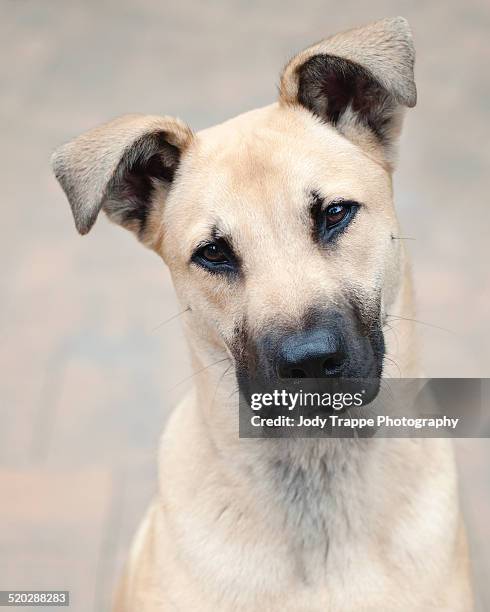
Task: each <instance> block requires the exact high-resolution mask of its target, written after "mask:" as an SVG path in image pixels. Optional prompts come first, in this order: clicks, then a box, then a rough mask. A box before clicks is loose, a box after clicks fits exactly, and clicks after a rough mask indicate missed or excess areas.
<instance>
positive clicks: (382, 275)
mask: <svg viewBox="0 0 490 612" xmlns="http://www.w3.org/2000/svg"><path fill="white" fill-rule="evenodd" d="M317 53H332V54H335V55H340V56H343V57H346V58H348V59H350V60H352V61H355V62H359V63H361V64H363V66H364V67H366V68H368V69H369V71H370V72H371V73H372V74H375V75H376V77H377V79H378V81H379V82H380V83H381V84H382V85H383V86H384V87H385V88H386V90H387V91H389V92H390V95H392V96H393V99H395V100H396V103H397V104H399V105H400V111H401V108H402V107H403V106H413V105H414V104H415V85H414V83H413V72H412V70H413V47H412V43H411V37H410V32H409V30H408V26H407V24H406V22H405V21H404V20H402V19H394V20H384V21H382V22H378V23H377V24H372V25H370V26H367V27H366V28H362V29H358V30H353V31H350V32H348V33H344V34H341V35H337V36H335V37H333V38H331V39H328V40H327V41H325V42H322V43H319V44H318V45H316V46H314V47H312V48H310V49H308V50H307V51H305V52H303V53H302V54H300V55H298V56H297V57H296V58H294V59H293V60H292V62H291V63H290V64H289V65H288V66H287V67H286V69H285V72H284V73H283V77H282V82H281V95H280V100H279V102H278V103H276V104H273V105H271V106H268V107H266V108H262V109H258V110H255V111H252V112H249V113H246V114H244V115H241V116H239V117H236V118H235V119H232V120H230V121H227V122H225V123H223V124H221V125H219V126H216V127H213V128H210V129H207V130H204V131H202V132H200V133H198V134H195V135H193V134H192V133H191V131H190V130H189V129H188V128H187V127H186V126H184V125H183V124H182V123H180V122H178V121H177V120H171V119H169V118H154V117H151V118H145V117H135V116H131V117H128V118H122V119H120V120H118V121H117V122H116V123H111V124H108V125H106V126H104V127H102V128H100V129H98V130H96V131H92V132H89V133H88V134H87V135H85V136H83V137H81V139H79V140H76V141H74V143H71V144H69V145H66V146H65V147H64V148H62V149H61V150H60V151H59V152H58V153H57V154H56V157H55V169H56V173H57V176H58V177H59V178H60V181H61V183H62V185H63V186H64V188H65V191H66V192H67V195H68V197H69V199H70V200H71V203H72V209H73V212H74V215H75V218H76V221H77V226H78V228H79V230H80V231H82V232H83V231H88V229H90V226H91V225H92V224H93V222H94V221H95V217H96V216H97V213H98V212H99V210H100V209H104V210H106V212H108V214H109V216H110V217H111V218H112V219H113V220H116V221H119V222H120V219H121V217H120V216H118V215H120V214H121V212H120V211H118V209H117V202H115V203H114V204H113V205H110V206H108V204H107V202H111V192H112V190H113V185H114V181H113V180H112V178H111V177H112V174H113V173H114V172H115V169H116V168H117V166H118V164H119V161H120V160H121V159H122V157H123V155H124V152H127V151H128V149H130V148H131V143H132V142H134V141H135V139H138V138H141V137H142V136H144V135H145V134H149V133H153V132H154V131H155V129H157V130H159V129H162V130H163V131H164V132H165V134H167V136H168V138H169V139H170V140H171V141H172V142H171V144H172V145H175V146H177V147H178V148H179V149H180V150H181V152H182V156H181V159H180V163H179V167H178V171H177V177H176V178H175V179H174V181H173V183H172V186H171V187H170V188H169V187H168V185H165V184H163V183H162V184H160V183H158V184H156V191H155V194H154V196H153V200H152V202H151V207H150V213H149V218H148V220H147V223H146V225H145V226H143V224H140V222H139V221H131V223H130V224H129V225H128V223H124V224H125V226H126V227H128V228H129V229H132V230H133V231H135V232H136V233H137V234H138V236H139V238H140V239H141V240H142V241H143V242H144V243H145V244H146V245H147V246H150V247H151V248H153V249H155V250H156V251H157V252H158V253H160V255H161V256H162V258H163V259H164V261H165V262H166V263H167V264H168V266H169V268H170V270H171V273H172V277H173V280H174V284H175V288H176V292H177V295H178V297H179V300H180V302H181V305H182V308H183V309H184V308H188V309H189V310H188V311H187V312H186V314H185V315H184V326H185V330H186V334H187V337H188V341H189V346H190V350H191V355H192V359H193V365H194V370H195V378H194V380H195V390H194V391H193V392H192V393H191V394H190V395H189V396H188V397H187V398H185V399H184V400H183V402H182V403H181V404H180V405H179V406H178V407H177V408H176V410H175V411H174V413H173V414H172V416H171V419H170V422H169V423H168V426H167V428H166V430H165V432H164V434H163V437H162V441H161V446H160V453H159V460H158V466H159V491H158V495H157V497H156V499H155V501H154V503H153V504H152V506H151V508H150V509H149V512H148V514H147V517H146V518H145V520H144V522H143V524H142V526H141V528H140V530H139V532H138V535H137V537H136V539H135V542H134V545H133V549H132V552H131V554H130V556H129V559H128V563H127V568H126V573H125V577H124V580H123V581H122V583H121V587H120V590H119V592H118V597H117V601H116V606H115V610H116V612H163V611H165V612H166V611H170V610H185V611H194V610H199V611H200V612H207V611H210V612H211V611H212V612H215V611H217V610H222V611H226V612H228V611H243V612H249V611H255V610H263V611H271V612H276V611H281V612H282V611H291V612H298V611H305V612H306V611H307V612H315V611H318V612H320V611H322V612H360V611H363V612H413V611H415V610H416V611H417V612H429V611H430V612H443V611H444V612H469V611H470V610H471V609H472V603H471V591H470V586H469V584H470V583H469V572H468V555H467V551H466V541H465V534H464V527H463V524H462V520H461V515H460V511H459V506H458V497H457V482H456V473H455V467H454V461H453V456H452V448H451V444H450V443H449V442H448V441H447V440H442V439H441V440H428V439H417V440H393V439H385V440H368V441H364V442H360V441H357V440H335V439H334V440H329V439H318V440H249V439H239V438H238V432H237V422H238V419H237V405H236V404H237V401H236V396H234V395H233V394H234V392H235V390H236V381H235V377H234V358H233V354H232V352H231V351H230V344H231V343H232V342H233V341H234V333H235V330H236V327H237V325H238V324H239V323H240V321H241V320H243V319H244V318H246V320H247V321H248V322H249V325H250V327H251V332H252V333H253V332H259V331H260V330H263V329H267V328H268V326H271V325H285V326H286V325H288V326H293V327H294V325H295V324H297V323H299V321H300V319H301V317H302V316H303V315H304V312H305V310H307V309H308V308H309V307H310V306H311V305H312V304H317V303H321V304H323V305H326V306H328V305H334V304H336V305H342V303H343V297H342V296H343V294H344V292H345V290H346V288H348V289H349V290H350V291H352V292H354V293H355V294H356V295H357V296H360V297H361V298H362V297H363V296H366V297H369V296H371V295H372V294H373V292H378V291H379V294H380V295H381V309H382V313H391V314H393V315H397V316H399V317H406V318H412V316H413V305H412V292H411V281H410V272H409V266H408V262H407V256H406V253H405V250H404V246H403V242H402V241H400V240H392V239H391V238H392V235H393V234H394V235H398V233H399V230H398V223H397V219H396V215H395V211H394V207H393V194H392V179H391V168H392V163H393V159H392V157H391V153H389V152H388V150H387V148H386V146H385V145H380V144H379V142H378V141H377V140H376V138H374V136H373V135H372V134H371V133H369V130H367V129H366V126H365V125H361V123H360V122H359V121H358V120H357V119H356V121H351V119H352V118H350V119H349V117H348V116H344V117H343V120H342V121H343V122H344V123H343V124H342V123H340V124H339V125H336V126H333V125H329V124H326V123H325V122H323V121H322V120H321V119H320V118H318V117H315V116H314V115H313V114H312V113H311V112H310V111H309V110H307V109H305V108H303V107H302V106H301V105H299V104H298V102H297V95H298V92H297V88H298V82H297V79H296V75H297V68H298V66H301V65H302V63H303V62H304V61H305V59H306V58H308V57H312V55H314V54H317ZM351 111H352V109H351ZM346 112H350V111H346ZM352 112H353V111H352ZM400 117H401V115H400ZM347 124H349V127H348V129H347V127H346V126H347ZM394 125H395V129H393V130H392V131H391V132H390V134H391V141H390V142H389V145H390V147H391V145H393V144H394V143H395V141H396V136H397V134H398V132H399V119H398V118H395V119H394ZM163 161H164V162H165V160H164V159H163ZM316 188H321V190H322V193H323V194H324V195H325V197H327V198H331V199H335V198H337V197H344V198H348V199H352V200H356V201H358V202H361V203H362V210H361V211H360V213H359V214H358V215H357V216H356V218H355V220H354V222H353V223H352V226H351V227H349V231H348V232H346V233H345V235H343V236H342V237H341V239H340V243H339V248H338V249H334V250H331V251H328V252H327V251H325V250H323V251H322V250H320V249H319V248H318V246H317V245H315V244H314V242H313V241H312V240H311V234H310V231H309V230H308V229H307V227H308V223H309V218H308V215H307V210H306V198H307V192H308V190H311V189H316ZM112 197H113V196H112ZM125 206H127V204H125ZM123 212H124V211H123ZM217 223H219V226H220V228H222V230H223V231H226V233H227V234H229V235H230V236H232V237H233V244H234V247H235V246H236V249H237V251H238V252H239V253H240V254H241V256H242V259H243V267H244V277H245V279H246V280H243V279H242V280H241V281H237V282H234V283H230V281H229V280H226V279H223V278H220V277H217V276H216V275H210V274H209V273H208V272H206V271H205V270H203V269H201V268H199V267H198V266H196V265H193V264H191V263H190V262H189V260H190V257H191V255H192V252H193V250H194V249H195V247H196V245H198V244H199V243H200V241H201V240H202V239H203V238H205V237H206V236H207V235H208V233H209V230H210V228H211V227H213V225H215V224H217ZM396 332H397V335H396V338H395V336H394V334H393V333H391V332H390V331H389V330H385V341H386V355H387V357H388V359H387V361H386V362H385V364H384V369H383V375H384V376H387V377H389V376H398V375H402V376H406V377H416V376H419V375H421V373H420V370H419V368H418V360H417V351H416V342H415V338H414V331H413V325H412V323H411V322H410V321H403V322H402V323H401V324H400V325H399V326H398V327H397V330H396ZM390 359H392V360H395V361H396V364H397V367H398V368H399V370H398V369H397V368H396V367H395V366H394V365H393V362H392V361H390ZM277 465H286V466H287V474H288V475H290V474H292V475H295V474H296V476H297V478H292V479H291V480H288V478H289V476H287V477H286V478H285V479H284V478H283V479H282V480H281V479H280V478H279V479H278V478H277V473H276V471H275V470H276V468H273V467H272V466H277Z"/></svg>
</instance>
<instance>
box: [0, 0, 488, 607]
mask: <svg viewBox="0 0 490 612" xmlns="http://www.w3.org/2000/svg"><path fill="white" fill-rule="evenodd" d="M0 8H1V19H0V50H1V55H0V80H1V93H0V121H1V146H0V156H1V163H0V172H1V175H2V176H1V196H0V201H1V219H2V222H1V226H2V230H3V231H2V238H1V242H0V271H1V272H0V287H1V301H0V373H1V374H0V377H1V384H0V487H1V504H0V589H7V588H9V589H13V588H23V589H34V588H63V589H70V590H71V591H72V601H73V603H72V606H71V609H72V610H73V611H77V612H88V611H92V610H93V611H97V612H98V611H103V610H107V609H108V601H109V597H110V592H111V589H112V585H113V581H114V579H115V575H116V574H117V572H118V570H119V567H120V563H121V559H122V558H123V557H124V555H125V552H126V550H127V546H128V541H129V538H130V536H131V534H132V532H133V530H134V528H135V526H136V523H137V520H138V518H139V517H140V515H141V513H142V510H143V508H144V506H145V504H146V503H147V501H148V499H149V498H150V496H151V495H152V493H153V491H154V489H155V452H156V445H157V440H158V435H159V432H160V430H161V428H162V426H163V424H164V422H165V419H166V416H167V414H168V411H169V409H170V408H171V406H172V405H173V404H174V403H175V401H176V400H177V399H178V398H179V397H180V395H181V394H182V393H183V392H184V391H185V389H186V387H188V385H189V382H184V383H182V384H180V385H177V386H176V387H175V385H176V383H178V382H179V381H181V380H183V379H185V378H186V376H187V375H188V373H189V365H188V360H187V357H186V352H185V347H184V344H183V338H182V333H181V331H180V328H179V323H178V320H175V321H171V322H169V323H167V324H166V325H163V326H162V327H159V328H158V329H155V328H156V327H157V326H158V325H159V324H160V323H162V322H163V321H165V320H166V319H167V318H168V317H170V316H171V315H173V314H175V313H176V312H177V305H176V302H175V298H174V295H173V292H172V288H171V285H170V282H169V276H168V273H167V271H166V270H165V269H164V267H163V265H162V264H161V262H160V261H159V259H158V258H157V257H156V256H154V255H153V254H151V253H150V252H148V251H145V250H144V249H142V248H141V247H140V246H139V245H137V243H136V242H135V240H134V239H133V238H132V237H131V236H130V235H129V234H127V233H125V232H124V231H122V230H120V229H118V228H116V227H113V226H110V225H109V223H108V222H107V221H106V219H105V218H101V219H100V220H99V222H98V223H97V225H96V227H95V230H94V231H93V233H92V234H90V235H89V236H88V237H86V238H83V239H82V238H80V237H78V236H77V234H76V233H75V230H74V227H73V224H72V220H71V216H70V212H69V209H68V206H67V204H66V202H65V200H64V197H63V195H62V193H61V191H60V189H59V187H58V186H57V184H56V183H55V181H54V179H53V177H52V176H51V173H50V170H49V157H50V153H51V151H52V150H53V148H55V146H56V145H58V144H60V143H61V142H63V141H65V140H67V139H69V138H70V137H72V136H74V135H77V134H78V133H80V132H81V131H83V130H86V129H88V128H90V127H92V126H94V125H96V124H97V123H100V122H102V121H105V120H107V119H109V118H111V117H113V116H115V115H118V114H121V113H126V112H135V111H138V112H149V113H165V114H172V115H178V116H180V117H182V118H183V119H185V120H186V121H188V122H189V123H190V124H191V126H192V127H193V128H195V129H199V128H202V127H205V126H208V125H210V124H213V123H215V122H220V121H222V120H224V119H226V118H228V117H230V116H233V115H235V114H237V113H239V112H241V111H245V110H248V109H250V108H253V107H256V106H259V105H263V104H267V103H269V102H270V101H272V100H273V99H274V98H275V96H276V84H277V81H278V73H279V70H280V68H281V66H282V65H283V64H284V63H285V61H286V60H287V59H288V58H289V57H290V55H291V54H292V53H294V52H295V51H298V50H300V49H301V48H302V47H304V46H306V45H308V44H310V43H312V42H314V41H316V40H317V39H320V38H322V37H324V36H325V35H328V34H329V33H333V32H335V31H337V30H339V29H342V28H345V27H349V26H353V25H358V24H361V23H363V22H367V21H371V20H374V19H377V18H381V17H385V16H390V15H396V14H401V15H404V16H405V17H407V18H408V19H409V20H410V22H411V24H412V26H413V29H414V33H415V40H416V46H417V52H418V59H417V67H416V74H417V84H418V89H419V103H418V106H417V107H416V109H415V110H414V111H411V112H410V114H409V116H408V117H407V121H406V126H405V133H404V136H403V139H402V148H401V156H400V165H399V170H398V172H397V174H396V179H395V188H396V194H397V202H398V209H399V213H400V218H401V221H402V225H403V231H404V235H406V236H409V237H412V238H415V240H413V241H410V242H409V248H410V250H411V253H412V256H413V262H414V272H415V279H416V288H417V294H418V315H417V317H418V319H420V321H423V322H424V323H430V324H434V325H436V326H439V327H442V328H445V330H449V331H445V330H441V329H438V328H434V327H431V326H429V325H425V324H420V325H419V331H420V335H421V339H422V341H423V345H424V359H425V363H426V370H427V373H428V375H431V376H486V375H488V374H489V365H490V360H489V352H488V347H489V316H488V311H489V302H490V300H489V298H490V293H489V283H488V272H487V263H488V255H489V248H488V229H489V220H490V219H489V217H490V213H489V208H490V206H489V204H490V203H489V202H488V199H489V197H488V194H489V185H488V166H489V157H490V149H489V146H488V142H489V135H490V134H489V127H488V126H489V114H490V113H489V110H490V104H489V100H490V85H489V80H488V70H489V66H490V44H489V42H488V41H489V33H490V27H489V26H490V10H489V5H488V2H484V1H481V2H477V1H470V2H463V1H461V2H457V1H455V0H446V1H444V2H436V1H432V2H428V1H426V2H413V1H412V2H408V1H402V0H398V1H396V2H383V1H381V0H373V1H371V2H369V3H367V2H358V3H356V2H353V1H352V0H344V1H343V2H341V3H338V2H333V1H331V0H321V1H320V0H303V1H302V2H300V1H299V0H296V1H288V0H273V1H268V2H264V3H260V2H257V1H256V0H249V1H248V2H245V1H240V0H234V1H233V2H230V1H228V2H224V1H223V2H217V1H211V2H198V1H197V0H196V1H191V0H180V1H179V2H177V3H170V2H165V1H157V0H143V1H140V2H134V3H132V2H130V1H129V0H118V1H109V0H103V1H102V0H99V1H92V0H88V1H85V2H82V1H79V2H67V1H66V0H65V1H62V0H52V1H48V0H45V1H44V2H42V1H41V2H40V1H39V0H15V1H14V0H12V1H8V0H1V1H0ZM489 455H490V445H489V443H488V441H486V440H484V441H483V440H480V441H476V440H466V441H464V442H462V443H460V444H459V451H458V456H459V463H460V470H461V474H462V478H461V487H462V501H463V505H464V508H465V511H466V514H467V518H468V522H469V525H470V534H471V541H472V557H473V560H474V568H475V574H476V576H477V578H479V582H480V592H481V595H480V597H481V602H482V603H481V610H488V609H490V589H489V587H488V580H486V578H488V576H489V574H490V542H489V538H490V527H489V523H490V521H489V519H490V478H489V475H490V469H489ZM36 609H39V610H40V609H41V608H36Z"/></svg>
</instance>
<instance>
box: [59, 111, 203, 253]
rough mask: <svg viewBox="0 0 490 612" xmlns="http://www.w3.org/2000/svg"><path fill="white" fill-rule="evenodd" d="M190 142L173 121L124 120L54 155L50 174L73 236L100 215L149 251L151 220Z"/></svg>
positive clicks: (184, 130)
mask: <svg viewBox="0 0 490 612" xmlns="http://www.w3.org/2000/svg"><path fill="white" fill-rule="evenodd" d="M191 139H192V132H191V130H190V129H189V128H188V127H187V126H186V125H185V124H184V123H182V122H181V121H179V120H178V119H172V118H171V117H158V116H148V115H125V116H123V117H119V118H118V119H115V120H114V121H111V122H109V123H106V124H105V125H102V126H100V127H98V128H95V129H93V130H90V131H89V132H86V133H85V134H82V135H81V136H80V137H79V138H77V139H75V140H73V141H72V142H69V143H68V144H65V145H63V146H62V147H60V148H59V149H58V150H57V151H55V153H54V155H53V158H52V163H53V169H54V173H55V175H56V178H57V179H58V181H59V182H60V184H61V186H62V187H63V190H64V192H65V194H66V196H67V198H68V201H69V202H70V206H71V210H72V212H73V217H74V219H75V225H76V227H77V229H78V231H79V232H80V233H81V234H86V233H87V232H88V231H89V230H90V229H91V227H92V226H93V224H94V223H95V220H96V219H97V215H98V214H99V212H100V210H101V209H103V210H104V211H105V212H106V213H107V215H108V217H109V218H110V219H111V220H112V221H114V222H116V223H119V224H120V225H122V226H124V227H126V228H127V229H129V230H131V231H133V232H134V233H135V234H136V235H137V236H138V238H139V239H140V240H141V241H142V242H144V243H145V244H146V245H147V246H153V242H154V240H155V239H156V236H155V235H154V234H155V231H154V229H155V223H157V221H156V215H155V214H156V213H158V209H159V207H160V206H161V203H162V202H163V199H164V198H165V194H166V192H167V191H168V189H169V188H170V186H171V184H172V181H173V179H174V176H175V172H176V170H177V168H178V165H179V161H180V158H181V155H182V153H183V151H184V150H185V148H186V147H187V146H188V144H189V143H190V141H191Z"/></svg>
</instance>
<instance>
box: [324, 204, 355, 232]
mask: <svg viewBox="0 0 490 612" xmlns="http://www.w3.org/2000/svg"><path fill="white" fill-rule="evenodd" d="M350 210H351V205H350V204H344V203H343V202H342V203H340V202H338V203H335V204H330V206H329V207H328V208H327V210H326V211H325V223H326V226H327V229H331V228H332V227H335V226H336V225H338V224H339V223H341V221H343V220H344V219H345V218H346V217H347V215H348V214H349V213H350Z"/></svg>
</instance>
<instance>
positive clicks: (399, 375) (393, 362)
mask: <svg viewBox="0 0 490 612" xmlns="http://www.w3.org/2000/svg"><path fill="white" fill-rule="evenodd" d="M384 359H387V360H388V361H389V362H390V363H392V364H393V365H395V366H396V368H397V370H398V377H399V378H402V371H401V369H400V366H399V365H398V363H397V362H396V361H395V360H394V359H392V358H391V357H388V355H385V356H384Z"/></svg>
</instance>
